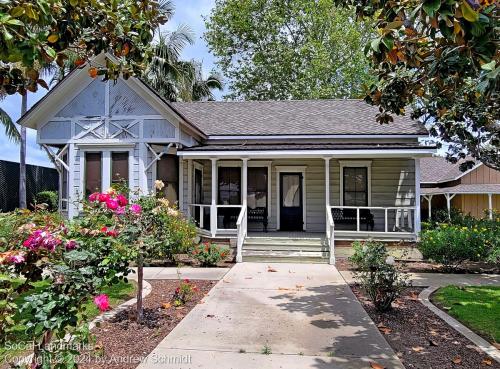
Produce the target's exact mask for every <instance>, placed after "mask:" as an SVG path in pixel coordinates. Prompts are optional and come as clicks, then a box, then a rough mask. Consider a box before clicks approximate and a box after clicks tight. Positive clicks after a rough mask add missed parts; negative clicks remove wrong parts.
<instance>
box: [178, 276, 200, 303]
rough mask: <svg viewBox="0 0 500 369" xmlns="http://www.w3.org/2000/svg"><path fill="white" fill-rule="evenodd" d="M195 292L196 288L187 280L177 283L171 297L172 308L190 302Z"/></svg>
mask: <svg viewBox="0 0 500 369" xmlns="http://www.w3.org/2000/svg"><path fill="white" fill-rule="evenodd" d="M196 291H198V287H196V286H195V285H194V284H193V283H191V281H190V280H189V279H184V280H182V281H179V287H177V288H176V289H175V292H174V296H173V297H172V301H173V303H174V306H182V305H185V304H186V303H188V302H189V301H191V300H192V298H193V296H194V294H195V293H196Z"/></svg>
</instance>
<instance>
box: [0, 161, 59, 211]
mask: <svg viewBox="0 0 500 369" xmlns="http://www.w3.org/2000/svg"><path fill="white" fill-rule="evenodd" d="M58 187H59V174H58V173H57V170H55V169H52V168H45V167H40V166H37V165H26V200H27V202H28V207H30V206H31V204H33V203H34V201H35V196H36V194H37V193H39V192H41V191H57V190H58ZM18 206H19V163H14V162H11V161H5V160H0V210H1V211H2V212H6V211H11V210H14V209H15V208H17V207H18Z"/></svg>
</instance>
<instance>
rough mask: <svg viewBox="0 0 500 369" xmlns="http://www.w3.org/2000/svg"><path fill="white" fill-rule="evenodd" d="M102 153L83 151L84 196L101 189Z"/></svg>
mask: <svg viewBox="0 0 500 369" xmlns="http://www.w3.org/2000/svg"><path fill="white" fill-rule="evenodd" d="M101 168H102V153H100V152H87V153H85V196H88V195H90V194H91V193H93V192H100V191H102V170H101Z"/></svg>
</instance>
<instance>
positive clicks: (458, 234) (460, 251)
mask: <svg viewBox="0 0 500 369" xmlns="http://www.w3.org/2000/svg"><path fill="white" fill-rule="evenodd" d="M491 223H493V222H491ZM418 248H419V250H420V252H422V255H423V257H424V258H426V259H429V260H433V261H435V262H438V263H441V264H443V266H444V267H445V268H446V269H447V270H455V269H457V268H458V267H459V266H460V264H462V263H463V262H464V261H466V260H469V261H488V260H489V261H491V262H494V263H495V262H499V261H500V258H499V254H500V251H499V250H500V226H499V225H498V224H497V225H493V224H491V225H488V224H487V222H484V221H483V222H477V223H476V224H474V225H472V226H469V227H467V226H457V225H453V224H448V223H441V224H438V225H437V226H436V227H435V228H432V229H427V230H425V231H423V232H422V233H421V234H420V243H419V245H418Z"/></svg>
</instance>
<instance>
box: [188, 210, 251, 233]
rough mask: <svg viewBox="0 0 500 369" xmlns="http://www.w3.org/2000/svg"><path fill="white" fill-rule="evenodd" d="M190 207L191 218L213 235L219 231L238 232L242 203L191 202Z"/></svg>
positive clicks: (199, 226)
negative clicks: (214, 203)
mask: <svg viewBox="0 0 500 369" xmlns="http://www.w3.org/2000/svg"><path fill="white" fill-rule="evenodd" d="M189 207H190V209H189V210H190V214H191V218H192V219H193V220H194V222H195V223H196V225H197V226H198V228H200V229H203V230H206V231H209V232H210V233H211V234H212V235H216V234H217V233H218V232H219V233H224V232H226V233H236V232H237V230H238V227H237V221H238V217H239V215H240V213H241V210H242V207H243V206H242V205H215V206H212V205H211V204H189ZM245 216H246V213H245Z"/></svg>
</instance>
